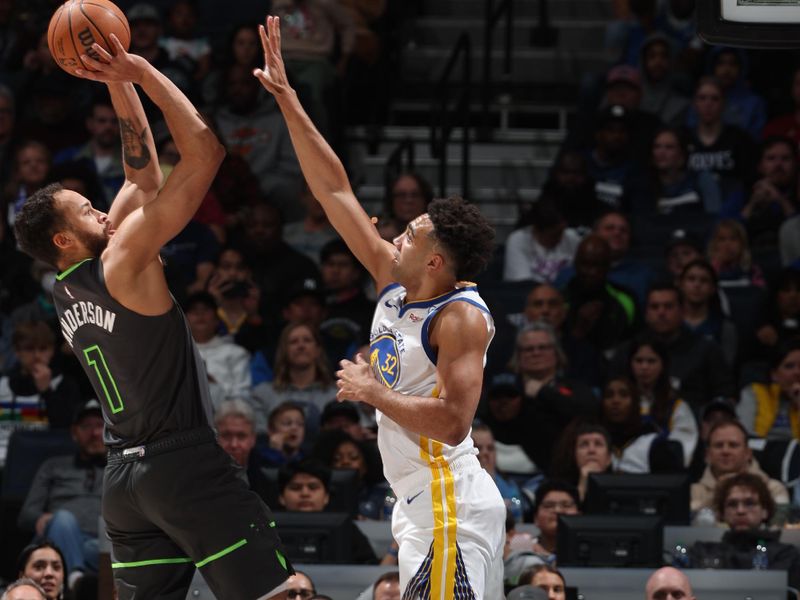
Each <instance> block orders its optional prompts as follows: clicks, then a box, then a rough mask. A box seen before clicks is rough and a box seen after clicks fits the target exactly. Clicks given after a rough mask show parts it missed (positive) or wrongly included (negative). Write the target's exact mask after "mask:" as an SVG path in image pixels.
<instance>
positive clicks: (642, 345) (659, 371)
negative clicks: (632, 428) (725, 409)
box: [628, 334, 698, 467]
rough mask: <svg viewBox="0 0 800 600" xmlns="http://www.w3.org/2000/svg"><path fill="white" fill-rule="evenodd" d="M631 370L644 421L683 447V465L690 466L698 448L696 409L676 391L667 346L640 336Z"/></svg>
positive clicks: (634, 345) (632, 354)
mask: <svg viewBox="0 0 800 600" xmlns="http://www.w3.org/2000/svg"><path fill="white" fill-rule="evenodd" d="M628 369H629V370H628V376H629V377H630V378H631V380H632V381H633V382H634V384H635V385H636V389H637V391H638V392H639V407H640V410H641V413H642V419H643V421H644V422H645V423H646V424H649V425H651V426H653V427H654V430H655V431H656V432H657V433H658V434H659V435H660V436H662V437H666V438H667V439H670V440H674V441H676V442H678V443H679V444H680V445H681V448H682V449H683V464H684V466H685V467H688V466H689V463H690V462H691V460H692V455H693V454H694V450H695V448H696V447H697V437H698V432H697V422H696V421H695V418H694V414H693V413H692V409H691V408H689V406H688V405H687V404H686V403H685V402H684V401H683V400H681V399H680V397H679V396H678V394H677V393H676V392H675V390H673V389H672V385H671V382H670V379H669V353H668V352H667V349H666V346H665V345H664V344H663V343H662V342H661V341H660V340H658V339H657V338H655V337H653V336H648V335H646V334H645V335H642V336H639V337H637V338H636V339H635V340H634V341H633V343H632V344H631V348H630V354H629V359H628Z"/></svg>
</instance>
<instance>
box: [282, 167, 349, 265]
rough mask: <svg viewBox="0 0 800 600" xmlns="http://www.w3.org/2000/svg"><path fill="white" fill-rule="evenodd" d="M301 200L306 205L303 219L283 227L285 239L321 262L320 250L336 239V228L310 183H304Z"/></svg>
mask: <svg viewBox="0 0 800 600" xmlns="http://www.w3.org/2000/svg"><path fill="white" fill-rule="evenodd" d="M300 201H301V202H302V203H303V206H304V207H305V216H304V217H303V220H302V221H295V222H293V223H286V225H284V227H283V239H284V240H286V243H287V244H289V245H290V246H291V247H292V248H294V249H295V250H297V251H298V252H302V253H303V254H305V255H306V256H307V257H308V258H310V259H311V260H313V261H314V262H315V263H317V264H319V260H320V251H321V250H322V248H323V246H325V244H327V243H328V242H329V241H331V240H333V239H336V238H337V237H338V235H337V234H336V230H335V229H334V228H333V226H332V225H331V222H330V221H329V220H328V215H326V214H325V210H324V209H323V208H322V205H321V204H320V203H319V201H318V200H317V199H316V198H315V197H314V194H312V193H311V190H310V189H309V188H308V184H306V183H305V182H304V183H303V189H302V191H301V192H300Z"/></svg>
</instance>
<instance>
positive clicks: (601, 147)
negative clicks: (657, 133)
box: [587, 104, 649, 208]
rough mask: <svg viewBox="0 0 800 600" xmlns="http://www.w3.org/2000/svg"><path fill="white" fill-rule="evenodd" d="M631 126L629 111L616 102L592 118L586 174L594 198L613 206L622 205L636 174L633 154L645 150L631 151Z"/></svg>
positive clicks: (644, 153)
mask: <svg viewBox="0 0 800 600" xmlns="http://www.w3.org/2000/svg"><path fill="white" fill-rule="evenodd" d="M633 127H634V126H633V123H632V120H631V117H630V111H629V110H628V109H626V108H625V107H623V106H620V105H618V104H614V105H609V106H607V107H605V108H604V109H602V110H601V111H600V112H599V113H598V115H597V117H596V118H595V126H594V129H593V131H594V143H593V144H592V146H591V147H590V149H589V150H588V152H587V159H588V163H589V176H590V177H591V178H592V179H593V180H594V182H595V188H594V189H595V192H596V194H597V198H598V199H599V200H600V201H602V202H605V203H606V204H607V205H609V206H611V207H612V208H622V207H623V203H624V198H625V192H626V190H627V188H628V186H629V185H630V182H631V181H632V180H635V179H636V177H637V176H638V171H639V167H638V165H637V164H636V162H635V159H634V157H640V156H644V155H646V150H643V151H642V152H640V153H638V154H636V153H634V152H633V148H632V140H633V137H632V131H633ZM648 144H649V140H648Z"/></svg>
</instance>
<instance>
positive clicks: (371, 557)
mask: <svg viewBox="0 0 800 600" xmlns="http://www.w3.org/2000/svg"><path fill="white" fill-rule="evenodd" d="M330 482H331V472H330V469H328V468H327V467H325V465H323V464H322V463H320V462H319V461H316V460H313V459H308V460H305V461H302V462H299V463H292V464H288V465H284V466H283V467H282V468H281V470H280V472H279V474H278V485H279V486H280V495H279V496H278V501H279V502H280V504H281V506H282V507H283V508H284V509H285V510H289V511H299V512H322V511H324V510H325V508H326V507H327V506H328V502H329V501H330ZM278 520H280V519H278ZM347 524H348V527H349V528H350V539H351V543H352V547H351V556H350V559H351V560H348V561H347V562H348V563H351V564H361V565H365V564H377V563H378V559H377V557H376V556H375V552H374V551H373V550H372V546H371V545H370V543H369V540H367V538H366V536H364V534H363V533H361V530H360V529H358V527H356V525H355V523H353V522H352V521H347ZM334 535H336V534H335V533H334Z"/></svg>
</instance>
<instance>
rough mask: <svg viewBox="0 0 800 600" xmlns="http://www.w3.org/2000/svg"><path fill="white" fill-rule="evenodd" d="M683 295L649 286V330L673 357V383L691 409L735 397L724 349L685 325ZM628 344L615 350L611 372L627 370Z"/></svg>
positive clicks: (666, 287)
mask: <svg viewBox="0 0 800 600" xmlns="http://www.w3.org/2000/svg"><path fill="white" fill-rule="evenodd" d="M683 302H684V301H683V295H682V294H681V292H680V290H679V289H678V288H677V287H675V286H674V285H672V284H658V285H655V286H653V287H652V288H650V293H649V294H648V295H647V305H646V308H645V323H646V331H647V332H649V333H650V334H652V335H653V336H655V337H656V338H657V339H659V340H661V342H662V343H664V344H665V345H666V348H667V352H668V353H669V358H670V367H669V375H670V378H671V379H672V385H673V387H675V389H677V390H678V392H679V393H680V396H681V398H682V399H683V401H684V402H687V403H689V405H690V406H691V407H692V410H695V411H697V410H700V409H701V408H702V406H703V405H704V404H705V403H707V402H709V401H711V400H712V399H714V398H733V397H734V396H735V395H736V386H735V383H734V379H733V375H732V373H731V370H730V366H729V365H728V364H727V362H726V361H725V356H724V354H723V353H722V348H720V347H719V345H718V344H717V343H716V342H714V341H711V340H707V339H705V338H704V337H701V336H699V335H697V334H695V333H692V332H690V331H689V330H688V329H687V328H686V327H684V325H683V317H684V310H683ZM629 348H630V346H629V344H623V345H622V346H619V347H618V348H617V349H616V350H615V353H614V357H613V361H612V369H611V370H612V372H624V371H625V369H626V367H625V366H623V365H622V363H621V361H626V360H627V359H626V358H623V357H627V356H628V352H629Z"/></svg>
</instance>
